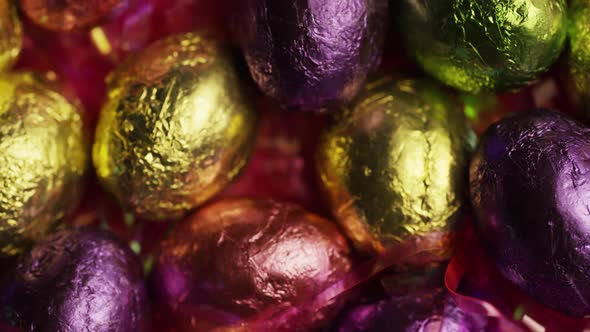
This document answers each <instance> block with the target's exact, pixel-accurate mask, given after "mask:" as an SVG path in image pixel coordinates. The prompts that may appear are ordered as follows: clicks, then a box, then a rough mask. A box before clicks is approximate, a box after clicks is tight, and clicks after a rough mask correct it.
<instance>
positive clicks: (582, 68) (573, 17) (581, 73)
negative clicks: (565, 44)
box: [568, 0, 590, 116]
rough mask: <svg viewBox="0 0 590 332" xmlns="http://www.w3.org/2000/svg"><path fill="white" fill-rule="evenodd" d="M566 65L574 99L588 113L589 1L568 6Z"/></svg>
mask: <svg viewBox="0 0 590 332" xmlns="http://www.w3.org/2000/svg"><path fill="white" fill-rule="evenodd" d="M568 33H569V38H570V50H569V53H568V66H569V74H570V78H571V81H572V83H573V89H571V90H572V91H571V92H573V93H571V94H572V95H573V97H574V100H575V102H576V104H577V105H579V106H580V107H581V108H582V110H583V111H584V113H586V116H588V115H590V2H589V1H586V0H575V1H573V2H572V4H571V7H570V24H569V30H568Z"/></svg>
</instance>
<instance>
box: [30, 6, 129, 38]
mask: <svg viewBox="0 0 590 332" xmlns="http://www.w3.org/2000/svg"><path fill="white" fill-rule="evenodd" d="M19 1H20V6H21V9H22V11H23V13H24V14H25V15H27V17H28V18H29V19H30V20H31V21H32V22H33V23H35V24H37V25H39V26H41V27H43V28H45V29H48V30H57V31H67V30H74V29H82V28H88V27H92V26H93V25H96V24H98V23H100V21H101V20H102V19H104V18H105V17H106V16H107V15H108V14H110V13H111V12H113V10H115V9H116V8H117V7H119V6H122V5H123V4H124V2H125V0H65V1H64V0H60V1H55V0H19Z"/></svg>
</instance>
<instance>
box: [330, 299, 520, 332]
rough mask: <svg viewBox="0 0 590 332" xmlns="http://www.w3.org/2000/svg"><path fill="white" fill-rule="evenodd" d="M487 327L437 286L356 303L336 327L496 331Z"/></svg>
mask: <svg viewBox="0 0 590 332" xmlns="http://www.w3.org/2000/svg"><path fill="white" fill-rule="evenodd" d="M488 328H489V327H487V326H486V325H485V322H483V321H482V319H481V318H480V317H477V316H476V317H471V316H470V315H469V314H467V313H465V312H463V311H462V310H461V309H459V308H458V307H457V306H456V304H455V303H454V301H453V300H452V299H451V298H450V296H448V295H447V294H446V293H445V292H444V291H443V290H441V289H436V290H424V291H421V292H412V293H409V294H405V295H404V296H392V297H391V298H389V299H386V300H382V301H379V302H376V303H370V304H364V305H359V306H357V307H355V308H353V309H352V310H350V311H349V312H347V314H346V315H345V316H344V319H342V321H341V322H340V324H339V326H338V328H337V329H336V330H335V331H337V332H353V331H363V332H382V331H403V332H419V331H440V332H473V331H495V330H492V329H488ZM515 331H517V330H515Z"/></svg>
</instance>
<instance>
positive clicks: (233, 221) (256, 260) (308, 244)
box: [153, 199, 351, 328]
mask: <svg viewBox="0 0 590 332" xmlns="http://www.w3.org/2000/svg"><path fill="white" fill-rule="evenodd" d="M350 268H351V261H350V258H349V247H348V244H347V241H346V238H345V237H344V236H342V235H341V234H340V232H339V231H338V229H337V228H336V226H335V225H334V224H333V223H331V222H329V221H327V220H325V219H323V218H320V217H318V216H315V215H313V214H310V213H308V212H306V211H304V210H302V209H301V208H299V207H297V206H293V205H290V204H283V203H277V202H274V201H266V200H249V199H231V200H222V201H219V202H217V203H214V204H212V205H210V206H207V207H205V208H203V209H202V210H200V211H198V212H197V213H196V214H194V215H192V216H191V217H189V218H188V219H187V220H185V221H184V222H183V223H181V224H179V225H178V226H177V227H176V228H175V229H174V230H173V231H172V233H171V234H169V237H168V238H167V239H166V240H165V241H164V242H163V243H162V246H161V251H160V253H159V254H158V255H157V257H156V266H155V270H154V275H153V280H154V288H155V290H156V292H157V294H158V298H159V300H160V301H161V302H162V303H164V304H165V305H167V306H168V307H170V308H173V309H174V308H179V307H182V306H191V307H193V308H196V307H204V308H209V309H214V310H217V311H220V312H224V313H226V314H229V315H232V316H235V317H238V318H240V319H243V320H250V319H257V318H260V317H258V316H257V315H259V314H261V313H263V312H265V311H267V312H268V311H270V310H275V309H279V308H281V307H282V308H286V307H291V306H298V305H300V304H301V302H304V301H309V300H311V299H313V297H314V296H316V295H318V294H319V293H320V292H322V291H324V290H325V289H326V288H328V286H331V285H332V284H334V283H336V282H337V281H339V280H340V279H342V278H343V277H344V276H345V275H346V274H347V272H348V271H349V270H350ZM318 319H319V320H322V321H325V320H327V319H329V317H328V314H324V315H322V316H321V317H320V318H318V317H314V318H311V319H310V320H309V322H305V323H304V324H303V325H306V326H307V328H309V327H310V326H312V325H314V324H316V323H319V322H318V321H317V320H318ZM284 324H287V325H289V324H288V322H284Z"/></svg>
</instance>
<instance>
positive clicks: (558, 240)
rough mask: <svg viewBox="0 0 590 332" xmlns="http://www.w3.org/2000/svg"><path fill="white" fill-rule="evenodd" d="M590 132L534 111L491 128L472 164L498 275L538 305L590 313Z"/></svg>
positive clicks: (474, 194)
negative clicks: (521, 290)
mask: <svg viewBox="0 0 590 332" xmlns="http://www.w3.org/2000/svg"><path fill="white" fill-rule="evenodd" d="M589 151H590V130H589V129H588V128H586V127H584V126H583V125H581V124H580V123H577V122H575V121H574V120H571V119H570V118H568V117H567V116H565V115H564V114H562V113H558V112H554V111H548V110H534V111H529V112H524V113H520V114H518V115H516V116H514V117H511V118H507V119H504V120H502V121H500V122H498V123H496V124H495V125H493V126H492V127H490V128H489V129H488V131H487V132H486V133H485V134H484V136H483V137H482V139H481V141H480V144H479V147H478V149H477V152H476V154H475V156H474V158H473V160H472V162H471V169H470V176H469V178H470V187H471V201H472V205H473V208H474V211H475V213H476V216H477V218H476V219H477V222H476V226H477V227H476V229H477V231H478V233H479V235H480V237H481V238H482V239H483V241H484V243H485V245H486V246H487V247H488V250H489V252H490V254H491V256H492V257H493V259H494V260H495V263H496V265H497V267H498V268H499V270H500V272H501V273H502V274H503V275H504V276H505V277H506V278H507V279H509V280H510V281H512V282H513V283H514V284H515V285H517V286H518V287H520V288H521V289H523V290H524V291H526V292H527V293H528V294H530V295H531V296H533V297H534V298H535V299H536V300H538V301H539V302H540V303H542V304H544V305H546V306H548V307H550V308H552V309H554V310H557V311H560V312H563V313H566V314H568V315H572V316H579V317H581V316H587V315H589V314H590V304H589V303H588V300H587V299H588V298H590V249H589V248H590V220H589V219H588V206H589V205H590V182H588V174H590V162H589V160H590V152H589Z"/></svg>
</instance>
